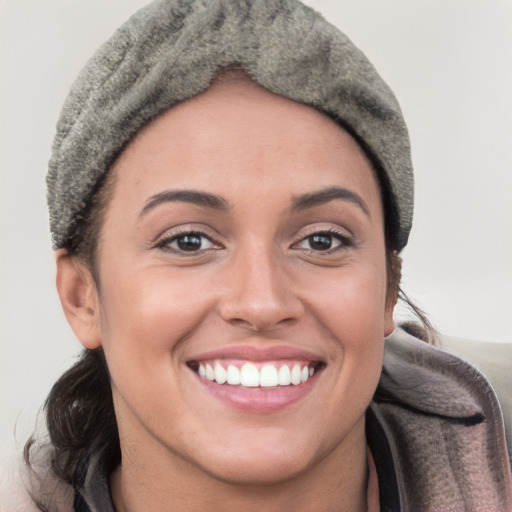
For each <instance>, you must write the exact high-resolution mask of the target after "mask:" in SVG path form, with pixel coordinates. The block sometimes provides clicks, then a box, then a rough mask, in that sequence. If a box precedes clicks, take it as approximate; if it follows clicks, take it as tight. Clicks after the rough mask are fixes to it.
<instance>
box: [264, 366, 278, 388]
mask: <svg viewBox="0 0 512 512" xmlns="http://www.w3.org/2000/svg"><path fill="white" fill-rule="evenodd" d="M278 384H279V376H278V375H277V370H276V367H275V366H272V365H271V364H266V365H265V366H264V367H263V368H262V369H261V372H260V386H261V387H262V388H272V387H274V386H277V385H278Z"/></svg>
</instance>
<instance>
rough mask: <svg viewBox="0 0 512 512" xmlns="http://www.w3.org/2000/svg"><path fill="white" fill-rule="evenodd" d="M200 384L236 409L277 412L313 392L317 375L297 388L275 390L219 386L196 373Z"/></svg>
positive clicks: (287, 387) (288, 387)
mask: <svg viewBox="0 0 512 512" xmlns="http://www.w3.org/2000/svg"><path fill="white" fill-rule="evenodd" d="M194 375H195V376H196V378H197V380H198V381H199V383H200V384H201V385H202V386H203V387H204V388H206V390H207V391H208V392H209V393H210V394H212V395H213V396H214V397H215V398H217V399H219V400H221V401H222V402H225V403H227V404H228V405H230V406H231V407H234V408H236V409H242V410H244V411H247V412H254V413H260V414H262V413H270V412H276V411H279V410H281V409H284V408H286V407H289V406H291V405H293V404H294V403H296V402H298V401H300V400H301V399H303V398H304V397H305V396H306V395H307V394H309V393H310V392H311V390H312V389H313V386H314V384H315V382H316V381H317V373H315V374H313V376H312V377H310V378H309V379H308V380H307V381H306V382H303V383H302V384H299V385H297V386H294V385H290V386H283V387H278V388H274V389H265V388H259V387H258V388H245V387H238V386H230V385H229V384H217V383H216V382H215V381H210V380H208V379H203V378H202V377H200V376H199V375H198V374H197V373H195V372H194Z"/></svg>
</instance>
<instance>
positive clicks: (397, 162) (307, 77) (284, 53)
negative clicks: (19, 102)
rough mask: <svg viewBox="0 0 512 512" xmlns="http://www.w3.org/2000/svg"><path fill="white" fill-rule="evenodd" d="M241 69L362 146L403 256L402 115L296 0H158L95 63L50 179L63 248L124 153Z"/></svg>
mask: <svg viewBox="0 0 512 512" xmlns="http://www.w3.org/2000/svg"><path fill="white" fill-rule="evenodd" d="M229 66H237V67H240V68H242V69H244V70H245V72H246V73H247V74H248V75H249V76H250V77H251V78H252V79H254V80H255V81H256V82H257V83H259V84H260V85H262V86H263V87H265V88H266V89H268V90H270V91H272V92H274V93H277V94H279V95H281V96H285V97H287V98H290V99H292V100H296V101H299V102H301V103H305V104H307V105H310V106H312V107H315V108H317V109H319V110H321V111H323V112H325V113H326V114H328V115H329V116H331V117H333V118H334V119H336V120H338V121H339V122H340V123H342V124H343V126H345V127H346V128H347V129H348V130H349V131H350V132H351V133H352V135H354V137H355V138H356V139H357V140H358V141H359V142H360V144H361V145H362V146H363V147H364V148H365V150H366V151H367V153H368V154H369V155H370V157H371V158H372V160H373V162H374V165H375V167H376V168H377V170H378V172H379V176H380V181H381V186H382V187H383V189H384V195H385V200H387V202H388V210H389V209H390V210H392V211H391V212H389V211H388V212H387V222H388V224H389V223H392V226H391V228H390V226H389V225H388V232H390V233H391V235H392V236H393V242H392V243H393V245H394V248H396V249H402V248H403V247H404V246H405V245H406V243H407V239H408V236H409V231H410V228H411V221H412V213H413V176H412V164H411V158H410V146H409V138H408V134H407V128H406V126H405V122H404V120H403V117H402V114H401V111H400V107H399V105H398V103H397V101H396V99H395V97H394V95H393V93H392V92H391V90H390V89H389V87H388V86H387V85H386V84H385V83H384V82H383V80H382V79H381V78H380V77H379V75H378V74H377V72H376V71H375V69H374V68H373V66H372V65H371V64H370V62H369V61H368V60H367V59H366V57H365V56H364V55H363V54H362V53H361V52H360V51H359V50H358V49H357V48H356V47H355V46H354V45H353V44H352V42H351V41H350V40H349V39H348V38H347V37H346V36H345V35H344V34H343V33H341V32H340V31H339V30H338V29H337V28H335V27H334V26H332V25H330V24H329V23H327V22H326V21H325V20H324V19H323V18H322V17H321V16H320V15H319V14H318V13H316V12H315V11H313V10H312V9H311V8H309V7H306V6H304V5H302V4H301V3H299V2H298V1H296V0H156V1H154V2H152V3H151V4H149V5H148V6H147V7H144V8H143V9H141V10H140V11H138V12H137V13H136V14H135V15H134V16H132V17H131V18H130V19H129V20H128V21H127V22H126V23H125V24H124V25H123V26H122V27H121V28H120V29H118V30H117V32H116V33H115V34H114V35H113V36H112V38H111V39H110V40H109V41H107V42H106V43H105V44H104V45H103V46H102V47H101V48H100V49H99V50H98V51H97V52H96V54H95V55H94V56H93V57H92V59H91V60H90V61H89V63H88V64H87V65H86V67H85V68H84V69H83V70H82V72H81V73H80V75H79V77H78V79H77V80H76V82H75V84H74V85H73V87H72V89H71V92H70V94H69V96H68V98H67V100H66V102H65V104H64V107H63V110H62V114H61V117H60V120H59V122H58V125H57V134H56V137H55V141H54V145H53V153H52V156H51V159H50V164H49V171H48V176H47V185H48V205H49V210H50V228H51V232H52V236H53V242H54V245H55V247H57V248H59V247H69V246H70V244H71V242H72V240H73V236H74V234H75V231H76V229H77V226H78V225H79V224H80V222H81V221H82V220H83V218H84V215H85V213H86V211H87V208H88V207H89V205H90V202H91V199H92V197H93V195H94V194H95V192H96V191H97V190H98V187H99V186H100V184H101V183H102V179H103V178H104V177H105V175H106V173H107V171H108V169H109V168H110V166H111V165H112V164H113V162H114V161H115V159H116V157H117V156H118V155H119V153H120V152H121V151H122V150H123V148H124V147H125V146H126V144H127V143H128V142H129V141H130V140H131V139H132V138H133V137H134V135H135V134H136V133H137V132H138V131H139V130H140V129H141V128H142V127H143V126H144V125H145V124H147V123H148V122H149V121H151V120H152V119H154V118H155V117H156V116H158V115H159V114H160V113H162V112H163V111H165V110H167V109H168V108H170V107H172V106H173V105H175V104H177V103H179V102H181V101H183V100H185V99H187V98H190V97H192V96H194V95H197V94H198V93H200V92H202V91H204V90H205V89H206V88H207V87H208V85H209V84H210V82H211V80H212V78H213V77H214V76H215V75H216V74H217V73H218V72H219V71H220V70H222V69H223V68H225V67H229Z"/></svg>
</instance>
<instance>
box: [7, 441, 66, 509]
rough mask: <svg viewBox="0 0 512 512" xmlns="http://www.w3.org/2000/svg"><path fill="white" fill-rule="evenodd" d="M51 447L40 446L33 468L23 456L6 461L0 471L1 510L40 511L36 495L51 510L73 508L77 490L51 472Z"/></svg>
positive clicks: (35, 453)
mask: <svg viewBox="0 0 512 512" xmlns="http://www.w3.org/2000/svg"><path fill="white" fill-rule="evenodd" d="M50 451H51V447H48V446H37V447H34V449H33V451H32V453H31V464H32V466H31V467H29V466H28V465H27V464H26V462H25V461H24V460H23V458H22V457H21V456H16V457H11V458H10V460H6V461H3V463H2V468H1V473H0V512H38V511H39V510H40V509H39V507H38V506H37V505H36V504H35V502H34V499H33V497H35V498H37V499H38V500H40V501H41V502H43V503H44V505H45V507H46V510H48V511H49V512H70V511H72V510H73V498H74V492H73V489H72V488H71V487H70V486H69V485H67V484H66V483H64V482H62V481H61V480H59V479H58V478H57V477H56V476H55V474H54V473H53V472H52V471H51V468H50V463H49V453H50Z"/></svg>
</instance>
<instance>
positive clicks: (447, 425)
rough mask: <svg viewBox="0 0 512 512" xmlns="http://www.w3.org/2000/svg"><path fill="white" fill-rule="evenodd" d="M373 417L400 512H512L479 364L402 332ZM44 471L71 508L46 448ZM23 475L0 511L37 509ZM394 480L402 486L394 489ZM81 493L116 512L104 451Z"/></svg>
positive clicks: (390, 352) (508, 479) (492, 402)
mask: <svg viewBox="0 0 512 512" xmlns="http://www.w3.org/2000/svg"><path fill="white" fill-rule="evenodd" d="M369 414H371V417H372V423H373V427H371V431H373V432H374V433H375V432H377V435H375V434H372V437H373V439H372V442H371V443H370V446H371V447H372V445H373V446H375V445H376V443H377V444H378V443H382V444H385V449H380V450H375V451H373V452H372V453H373V455H374V459H375V463H376V465H377V471H378V472H379V471H380V472H381V476H380V477H379V484H380V485H383V484H384V483H385V482H388V484H389V483H390V482H391V483H393V482H394V480H390V477H391V476H390V475H386V476H385V477H382V471H388V472H389V471H394V473H395V476H396V484H395V483H393V485H390V484H389V485H388V487H389V490H390V492H391V491H392V496H390V497H386V498H385V499H383V497H384V496H385V495H386V493H381V500H382V501H383V502H392V503H393V504H394V503H395V502H396V500H397V498H396V497H395V494H396V492H397V493H398V500H399V501H400V510H401V511H402V512H461V511H468V512H512V476H511V473H510V465H509V461H508V455H507V445H506V441H505V429H504V424H503V417H502V413H501V410H500V405H499V402H498V400H497V398H496V395H495V393H494V391H493V389H492V387H491V386H490V384H489V383H488V382H487V380H486V379H485V378H484V377H483V375H482V374H481V373H479V372H478V371H477V370H476V369H475V368H474V367H473V366H471V365H469V364H468V363H466V362H465V361H463V360H461V359H459V358H458V357H456V356H454V355H452V354H450V353H447V352H445V351H442V350H440V349H438V348H436V347H433V346H431V345H428V344H426V343H425V342H423V341H420V340H418V339H416V338H414V337H412V336H410V335H409V334H407V333H405V331H403V330H401V329H397V330H396V332H395V333H394V334H393V335H391V336H390V337H389V338H387V340H386V351H385V358H384V367H383V372H382V377H381V380H380V383H379V386H378V389H377V392H376V395H375V398H374V401H373V402H372V404H371V405H370V411H369ZM375 421H376V422H377V423H375ZM370 426H371V424H370ZM379 432H381V433H382V435H384V439H380V436H381V434H379ZM377 452H379V453H377ZM386 457H390V458H391V460H388V461H386V460H385V459H386ZM38 468H39V470H40V471H39V474H40V476H42V477H43V476H48V477H50V483H49V484H48V483H47V485H46V486H45V488H46V489H51V490H52V492H53V495H52V496H51V498H52V500H54V503H55V505H54V506H53V508H50V510H51V511H52V512H55V511H58V512H69V510H71V509H72V507H71V505H70V503H72V502H73V490H72V489H71V488H70V487H69V486H67V485H62V483H59V482H57V481H56V480H54V481H52V480H51V474H50V473H49V472H48V468H47V467H45V465H44V453H43V454H42V455H41V456H40V460H39V461H38ZM386 479H387V480H386ZM21 481H22V480H20V478H19V475H18V477H17V478H12V479H6V481H5V480H4V482H3V483H2V507H1V508H0V509H1V510H2V512H29V511H31V510H36V509H35V507H34V506H33V505H31V504H30V499H29V497H28V495H27V493H26V490H24V489H23V488H22V486H21V485H20V482H21ZM11 483H12V484H13V486H14V488H13V487H10V484H11ZM16 486H17V490H16V489H15V487H16ZM395 486H396V487H397V491H396V492H395V491H394V490H393V489H391V488H392V487H393V488H394V487H395ZM8 494H9V495H10V496H8ZM79 494H80V499H79V500H77V499H76V497H75V504H77V503H79V506H80V507H83V508H82V510H91V511H92V512H108V511H110V510H113V509H112V504H111V501H110V495H109V491H108V482H107V476H106V475H105V470H104V466H103V465H102V464H101V457H100V456H99V455H98V454H94V455H93V457H92V458H91V463H90V466H89V470H88V472H87V475H86V480H85V482H84V485H83V488H82V489H81V490H80V492H79ZM388 494H389V493H388ZM85 507H87V508H85ZM393 510H396V507H395V506H393Z"/></svg>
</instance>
